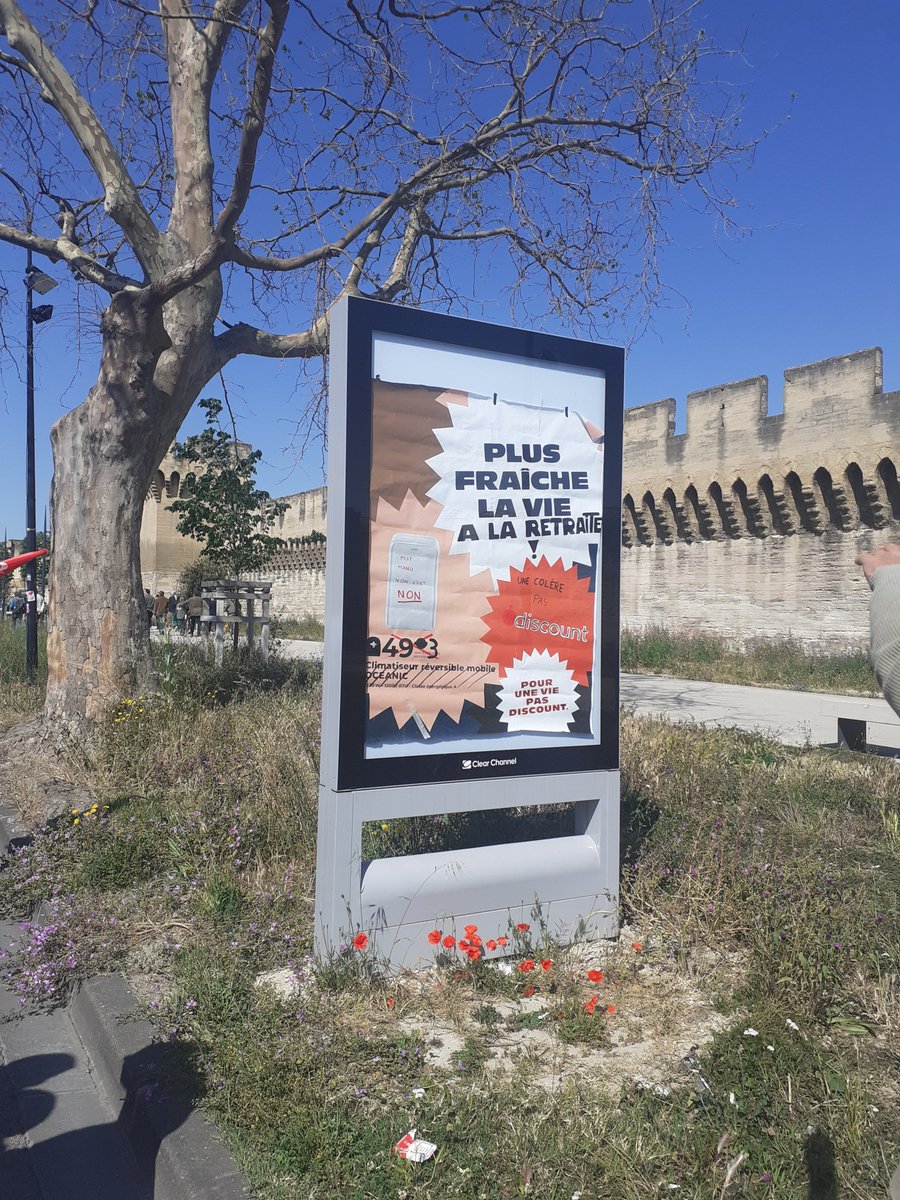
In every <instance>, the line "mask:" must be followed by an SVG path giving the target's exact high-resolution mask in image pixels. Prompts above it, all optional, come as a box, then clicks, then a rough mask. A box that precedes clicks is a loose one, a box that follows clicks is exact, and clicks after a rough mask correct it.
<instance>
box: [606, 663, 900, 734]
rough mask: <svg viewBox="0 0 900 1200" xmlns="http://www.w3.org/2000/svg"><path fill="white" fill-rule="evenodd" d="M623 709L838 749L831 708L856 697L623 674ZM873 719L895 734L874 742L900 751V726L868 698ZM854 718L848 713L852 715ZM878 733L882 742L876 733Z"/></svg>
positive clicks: (887, 709)
mask: <svg viewBox="0 0 900 1200" xmlns="http://www.w3.org/2000/svg"><path fill="white" fill-rule="evenodd" d="M621 698H622V705H623V707H625V708H628V709H632V710H633V711H634V712H635V713H637V714H638V715H639V716H661V717H668V719H669V720H670V721H693V722H696V723H697V724H699V725H722V726H734V727H736V728H738V729H747V730H751V731H753V732H756V733H764V734H765V735H766V736H767V737H771V738H774V739H775V740H776V741H780V742H784V743H786V744H787V745H789V746H805V745H807V744H809V745H812V746H833V745H835V743H836V741H837V718H836V717H835V716H834V715H832V714H830V713H828V711H827V709H828V708H829V707H830V706H831V705H834V704H837V705H841V704H842V703H846V702H847V701H850V706H851V707H852V705H853V702H854V701H855V700H856V699H857V698H856V697H848V696H831V695H827V694H825V693H824V692H789V691H786V690H785V689H783V688H761V687H738V686H737V685H734V684H729V683H705V682H703V681H701V680H695V679H669V678H667V677H665V676H663V675H623V676H622V688H621ZM865 705H866V706H867V711H868V713H869V718H868V719H870V720H882V719H883V720H884V721H888V722H890V723H892V724H893V725H894V728H893V729H884V728H883V727H882V726H876V729H875V730H874V731H873V734H872V737H871V740H872V741H873V742H876V743H877V744H879V745H882V746H884V747H886V748H890V749H900V727H897V719H896V717H895V716H894V715H893V713H892V711H891V709H890V707H889V705H888V704H887V703H886V701H884V700H875V699H868V698H867V699H865ZM848 715H849V714H848ZM876 733H877V737H876V736H875V734H876Z"/></svg>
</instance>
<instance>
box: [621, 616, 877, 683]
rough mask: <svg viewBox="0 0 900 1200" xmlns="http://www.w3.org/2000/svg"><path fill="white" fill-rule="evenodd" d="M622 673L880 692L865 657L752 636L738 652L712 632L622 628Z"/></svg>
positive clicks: (861, 654)
mask: <svg viewBox="0 0 900 1200" xmlns="http://www.w3.org/2000/svg"><path fill="white" fill-rule="evenodd" d="M622 670H623V671H628V672H631V673H635V674H645V675H669V676H672V677H673V678H675V679H705V680H709V681H710V682H712V683H737V684H748V685H753V686H756V687H778V688H789V689H791V690H792V691H798V692H834V693H839V694H847V695H858V696H877V695H879V694H880V693H879V690H878V684H877V683H876V680H875V675H874V673H873V671H872V667H871V664H870V662H869V659H868V655H866V654H864V653H862V652H861V651H860V652H858V653H852V654H850V653H848V654H822V653H820V652H819V651H817V650H814V649H809V648H807V647H805V646H803V645H801V644H800V643H799V642H796V641H792V640H790V639H785V640H779V641H772V640H765V639H762V638H756V639H752V640H750V641H748V642H746V643H745V644H744V645H743V647H741V648H737V647H735V646H732V645H729V643H728V642H727V641H726V640H725V639H724V638H720V637H715V636H713V635H712V634H705V633H672V632H671V631H669V630H667V629H664V628H657V629H648V630H645V631H643V632H640V633H637V632H632V631H629V630H624V631H623V633H622Z"/></svg>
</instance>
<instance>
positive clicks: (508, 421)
mask: <svg viewBox="0 0 900 1200" xmlns="http://www.w3.org/2000/svg"><path fill="white" fill-rule="evenodd" d="M346 348H347V368H346V380H347V385H346V414H345V421H344V422H342V423H341V426H340V427H341V428H342V429H343V430H344V440H345V446H344V451H343V453H344V455H345V464H344V465H345V471H344V491H345V496H344V512H345V521H344V526H343V535H344V544H343V563H342V566H343V571H342V574H343V580H342V589H341V597H340V608H341V619H342V637H341V654H342V668H341V684H340V736H339V739H338V744H339V761H338V764H337V788H338V789H359V788H367V787H380V786H381V787H383V786H395V785H402V784H405V783H417V782H426V781H435V782H436V781H447V780H457V779H466V778H472V777H473V776H474V775H480V776H482V777H485V778H487V777H494V776H504V775H541V774H550V773H558V772H560V771H568V770H571V771H585V770H592V769H599V768H605V769H612V768H615V767H616V766H617V765H618V591H619V587H618V563H619V543H620V528H621V513H620V490H621V425H622V375H623V360H624V353H623V351H622V350H620V349H618V348H615V347H606V346H598V345H596V344H593V343H590V342H585V341H580V340H575V339H569V338H561V337H556V336H552V335H545V334H537V333H532V332H527V331H523V330H518V329H514V328H509V327H503V326H496V325H490V324H487V323H484V322H475V321H469V320H465V319H460V318H452V317H443V316H438V315H435V314H432V313H424V312H419V311H414V310H410V309H402V308H398V307H396V306H393V305H386V304H379V303H376V302H373V301H365V300H357V299H354V298H351V299H350V300H349V301H348V313H347V344H346ZM332 419H333V418H332ZM335 503H340V498H339V497H337V496H335V495H333V494H331V493H330V494H329V507H330V508H331V507H332V506H333V505H334V504H335ZM329 515H330V516H332V517H333V516H334V513H333V510H332V512H331V513H330V514H329ZM331 548H332V547H331V536H329V549H331ZM333 599H334V597H333V596H330V598H329V618H330V614H331V612H332V607H331V601H332V600H333Z"/></svg>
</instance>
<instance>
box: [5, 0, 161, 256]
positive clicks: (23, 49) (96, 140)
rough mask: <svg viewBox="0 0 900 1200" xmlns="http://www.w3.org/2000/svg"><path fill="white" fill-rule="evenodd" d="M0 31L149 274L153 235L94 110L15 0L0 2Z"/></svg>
mask: <svg viewBox="0 0 900 1200" xmlns="http://www.w3.org/2000/svg"><path fill="white" fill-rule="evenodd" d="M0 30H2V32H3V33H4V35H5V37H6V40H7V41H8V42H9V44H10V46H11V47H12V49H13V50H16V51H18V53H19V54H21V56H22V58H23V59H24V60H25V62H26V63H27V64H28V67H29V71H30V73H32V74H33V76H34V77H35V78H36V79H37V80H38V81H39V82H40V85H41V88H42V90H43V92H44V93H45V94H46V95H47V96H48V97H49V98H50V100H51V102H52V104H53V105H54V106H55V107H56V108H57V109H58V110H59V112H60V115H61V116H62V117H63V119H64V120H65V122H66V124H67V125H68V127H69V129H70V130H71V132H72V133H73V135H74V136H75V138H76V139H77V141H78V144H79V145H80V147H81V149H82V150H83V151H84V154H85V156H86V157H87V159H88V161H89V162H90V164H91V166H92V167H93V169H94V173H95V174H96V176H97V179H98V180H99V181H100V184H101V186H102V187H103V190H104V196H105V200H104V207H105V209H106V211H107V212H108V213H109V214H110V216H112V217H113V218H114V220H115V221H116V222H117V223H118V224H119V225H120V226H121V228H122V230H123V232H124V233H125V234H126V236H127V237H128V240H129V242H130V244H131V246H132V248H133V250H134V252H135V254H136V255H137V257H138V260H139V261H140V263H141V266H142V267H143V268H144V269H145V270H146V271H149V270H150V269H151V268H152V266H153V264H154V261H155V259H156V256H157V251H158V247H159V233H158V230H157V229H156V226H155V225H154V224H153V222H152V221H151V220H150V217H149V216H148V214H147V211H146V210H145V208H144V205H143V203H142V201H141V198H140V195H139V194H138V191H137V188H136V187H135V186H134V182H133V180H132V179H131V176H130V175H129V173H128V171H127V169H126V167H125V164H124V163H123V162H122V159H121V157H120V156H119V154H118V152H117V150H116V148H115V147H114V146H113V144H112V142H111V141H110V140H109V137H108V136H107V133H106V130H105V129H104V127H103V125H102V124H101V122H100V120H99V119H98V117H97V115H96V113H95V112H94V110H93V108H92V107H91V106H90V105H89V104H88V103H87V101H86V100H85V99H84V96H83V95H82V94H81V92H80V91H79V90H78V88H77V87H76V86H75V83H74V81H73V79H72V77H71V75H70V74H69V73H68V71H66V69H65V68H64V67H63V65H62V63H60V61H59V59H58V58H57V57H56V55H55V54H53V53H52V51H51V50H50V48H49V46H48V45H47V43H46V41H45V40H44V39H43V38H42V37H41V36H40V34H39V33H38V32H37V30H36V29H35V28H34V26H33V25H32V24H31V22H30V21H29V20H28V18H27V17H26V16H25V14H24V13H23V12H22V9H21V8H20V7H19V5H18V3H17V2H16V0H0Z"/></svg>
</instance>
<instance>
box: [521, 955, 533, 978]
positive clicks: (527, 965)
mask: <svg viewBox="0 0 900 1200" xmlns="http://www.w3.org/2000/svg"><path fill="white" fill-rule="evenodd" d="M518 970H519V971H522V972H523V973H524V974H526V975H527V974H528V972H529V971H533V970H534V959H533V958H526V959H525V961H524V962H520V963H519V966H518Z"/></svg>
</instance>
